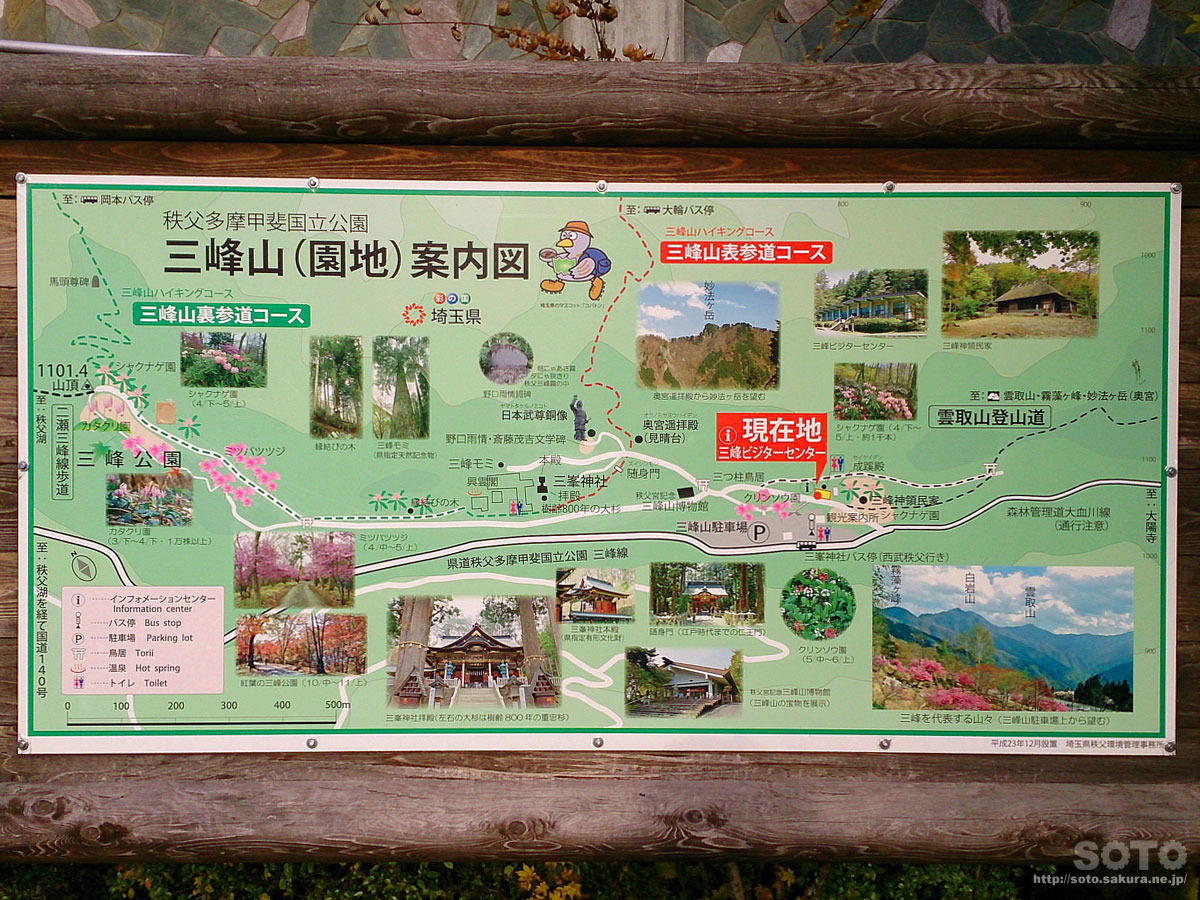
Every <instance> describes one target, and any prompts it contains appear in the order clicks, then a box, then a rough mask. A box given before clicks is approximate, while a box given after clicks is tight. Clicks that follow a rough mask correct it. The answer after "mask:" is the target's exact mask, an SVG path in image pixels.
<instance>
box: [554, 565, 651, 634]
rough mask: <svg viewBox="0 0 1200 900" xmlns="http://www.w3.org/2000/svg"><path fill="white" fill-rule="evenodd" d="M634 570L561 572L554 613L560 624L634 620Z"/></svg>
mask: <svg viewBox="0 0 1200 900" xmlns="http://www.w3.org/2000/svg"><path fill="white" fill-rule="evenodd" d="M635 588H636V585H635V584H634V570H633V569H583V568H578V569H559V570H558V578H557V580H556V587H555V594H556V599H557V601H558V602H557V605H556V607H555V613H556V615H557V616H558V621H560V622H600V623H604V622H607V623H615V624H620V623H622V622H632V621H633V592H634V589H635Z"/></svg>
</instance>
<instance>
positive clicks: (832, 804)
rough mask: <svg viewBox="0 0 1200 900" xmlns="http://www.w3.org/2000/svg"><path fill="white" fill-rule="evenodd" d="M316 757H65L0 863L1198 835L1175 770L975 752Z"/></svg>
mask: <svg viewBox="0 0 1200 900" xmlns="http://www.w3.org/2000/svg"><path fill="white" fill-rule="evenodd" d="M314 760H316V757H315V756H310V757H307V758H303V759H301V758H297V757H295V756H293V757H292V758H291V759H290V760H288V759H286V758H282V757H278V756H274V757H271V756H259V757H258V758H257V759H256V760H255V762H256V766H255V767H254V768H253V769H251V768H248V767H247V766H245V765H238V766H236V767H235V768H236V770H237V771H236V773H230V772H229V771H228V770H227V769H225V768H224V767H223V766H222V765H220V764H219V762H218V758H217V757H210V758H207V759H205V758H193V759H192V760H191V762H190V763H189V764H188V767H189V769H190V770H191V773H190V774H191V776H192V777H190V778H188V782H187V783H186V784H181V783H180V782H179V781H178V780H176V779H178V777H179V775H178V774H176V776H175V778H173V779H165V778H159V779H153V780H152V779H143V778H133V779H130V778H126V777H124V773H123V772H118V773H117V777H115V778H112V779H106V778H96V777H92V778H86V777H78V776H75V775H73V769H74V760H73V759H72V758H70V757H59V758H58V760H57V761H56V762H57V765H56V768H57V769H58V771H57V772H56V775H55V778H54V779H53V780H48V779H46V780H42V781H41V783H38V784H36V785H23V784H20V783H10V784H8V785H4V786H0V799H2V800H3V807H2V808H0V856H3V857H5V858H9V859H27V860H35V859H38V858H40V857H47V858H54V859H62V858H70V859H73V860H78V861H101V860H112V861H117V860H121V859H126V858H130V857H133V858H138V859H146V858H152V859H153V858H157V859H168V860H173V861H186V860H196V859H214V858H219V859H221V860H224V861H233V860H262V859H280V858H283V859H304V860H307V861H313V860H346V861H361V860H364V859H406V860H415V859H435V860H445V859H462V858H472V859H480V858H483V859H507V860H513V859H521V858H527V859H528V858H547V857H549V858H555V859H562V858H568V857H576V858H598V857H599V858H603V857H607V858H621V859H665V858H681V857H685V858H697V857H719V856H728V855H730V854H736V855H738V856H741V857H759V858H773V859H789V858H793V859H794V858H797V857H801V858H804V857H807V858H813V857H825V858H828V857H831V856H836V855H840V854H844V853H845V850H846V848H847V847H852V848H853V851H854V854H855V856H857V857H858V858H861V859H876V860H881V859H896V860H900V859H902V860H905V861H909V862H911V861H914V860H917V861H934V860H940V861H945V860H946V859H947V858H954V859H958V860H972V859H974V860H990V861H1000V860H1020V861H1023V862H1029V861H1047V862H1068V861H1069V860H1071V859H1073V858H1074V845H1075V844H1076V842H1078V841H1082V840H1092V841H1095V842H1096V843H1097V844H1098V845H1103V844H1104V843H1106V842H1107V841H1109V840H1123V841H1126V842H1128V841H1130V840H1134V839H1142V840H1157V841H1159V842H1165V841H1168V840H1173V841H1179V842H1180V843H1182V844H1184V845H1185V846H1186V847H1189V848H1195V847H1197V846H1200V820H1198V819H1197V817H1196V815H1195V809H1196V804H1197V802H1200V791H1198V790H1197V788H1196V785H1195V783H1194V782H1191V781H1189V780H1183V779H1179V780H1172V779H1170V778H1169V777H1168V778H1166V779H1165V780H1164V781H1163V782H1162V783H1160V784H1154V785H1136V784H1120V785H1118V784H1113V783H1103V782H1101V783H1095V782H1089V781H1077V780H1074V779H1072V780H1067V781H1060V780H1057V779H1055V778H1047V777H1045V775H1044V773H1042V774H1041V776H1040V777H1038V778H1037V779H1032V778H1029V777H1028V776H1026V778H1025V779H1024V780H1022V781H1018V782H997V781H995V780H993V779H991V778H989V777H988V776H987V774H986V771H987V770H988V769H989V768H991V767H992V766H991V764H990V762H989V761H980V763H982V765H979V764H977V768H978V774H977V775H976V776H975V777H974V778H969V779H962V780H955V781H942V782H940V783H939V781H938V780H921V781H906V780H902V779H891V778H882V777H879V775H878V774H875V775H874V776H872V775H869V774H866V773H862V772H859V773H856V774H855V775H854V776H853V777H849V778H846V779H844V780H826V773H825V772H823V771H821V769H820V768H818V769H817V770H815V771H809V772H805V771H804V770H803V767H802V765H801V764H800V762H801V761H797V760H795V759H792V760H789V761H788V762H787V764H786V765H784V766H781V767H778V768H776V767H772V766H764V765H761V764H759V763H758V761H757V760H756V758H754V757H753V756H751V755H746V754H742V755H738V754H731V755H726V756H724V757H723V759H722V760H721V765H720V766H714V765H708V766H702V768H701V770H702V771H703V772H704V778H703V781H701V780H700V779H699V778H697V777H696V775H694V774H685V773H688V772H689V771H690V770H691V766H692V763H693V762H696V761H698V760H696V759H695V758H694V757H688V756H683V757H679V756H675V757H672V758H671V759H670V760H669V761H668V760H666V759H663V758H656V757H653V756H648V755H641V754H631V755H629V756H628V757H626V758H624V759H618V758H614V757H612V756H609V757H607V758H603V757H602V756H601V754H594V755H592V757H591V759H590V760H587V761H582V762H581V761H579V760H578V759H577V758H573V757H572V756H569V755H564V754H557V753H547V754H542V755H541V756H540V757H537V756H533V755H530V754H521V755H517V756H513V755H505V757H504V765H503V767H502V768H498V767H497V766H495V765H493V764H492V762H491V761H489V760H488V758H487V756H486V755H485V754H482V753H466V754H462V755H460V756H458V757H448V756H447V755H445V754H437V755H433V754H430V755H427V756H426V757H425V758H421V757H420V756H419V755H408V756H404V755H384V754H369V755H367V754H359V755H357V756H350V755H346V756H342V757H340V758H330V757H325V758H324V759H323V761H322V762H323V763H324V764H323V765H320V766H318V767H312V768H310V766H309V763H310V762H311V761H314ZM134 765H135V766H136V763H135V764H134ZM142 768H145V767H142ZM1038 769H1039V772H1040V771H1041V765H1040V762H1039V765H1038ZM306 770H308V772H309V773H310V774H306ZM673 770H674V771H673ZM43 778H45V776H43ZM1131 808H1136V809H1138V810H1139V814H1138V816H1137V818H1136V822H1134V821H1130V820H1129V819H1128V812H1129V810H1130V809H1131ZM1125 822H1127V823H1128V824H1123V823H1125Z"/></svg>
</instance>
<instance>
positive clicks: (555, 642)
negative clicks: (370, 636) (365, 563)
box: [387, 596, 560, 712]
mask: <svg viewBox="0 0 1200 900" xmlns="http://www.w3.org/2000/svg"><path fill="white" fill-rule="evenodd" d="M388 613H389V620H388V634H389V641H390V645H391V646H390V648H389V650H388V666H387V671H388V676H389V677H388V699H387V705H388V706H389V707H394V708H401V707H410V708H414V709H425V710H430V711H448V710H454V711H456V712H463V711H465V710H476V709H477V710H481V711H482V710H498V709H526V708H529V707H555V706H558V702H559V695H560V690H559V664H558V659H559V647H560V636H559V623H558V621H557V619H556V617H555V616H553V615H552V614H551V609H550V604H549V602H548V601H547V600H545V599H544V598H541V597H500V596H488V597H453V598H452V597H393V598H392V599H391V600H390V601H389V604H388Z"/></svg>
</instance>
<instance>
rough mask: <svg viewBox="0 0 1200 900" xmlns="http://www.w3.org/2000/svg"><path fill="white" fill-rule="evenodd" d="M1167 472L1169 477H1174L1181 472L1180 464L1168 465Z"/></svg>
mask: <svg viewBox="0 0 1200 900" xmlns="http://www.w3.org/2000/svg"><path fill="white" fill-rule="evenodd" d="M1166 473H1167V477H1168V478H1174V477H1175V476H1177V475H1178V474H1179V466H1167V468H1166Z"/></svg>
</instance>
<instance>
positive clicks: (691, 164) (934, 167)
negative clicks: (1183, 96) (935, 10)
mask: <svg viewBox="0 0 1200 900" xmlns="http://www.w3.org/2000/svg"><path fill="white" fill-rule="evenodd" d="M2 102H3V101H2V99H0V103H2ZM17 172H28V173H36V174H42V175H49V174H54V175H89V174H98V173H103V174H107V175H130V176H144V177H150V176H154V175H182V174H187V175H194V176H204V177H208V178H221V177H227V176H234V177H245V176H247V175H255V174H259V175H269V176H272V177H276V178H307V177H308V176H310V175H316V176H318V177H320V178H378V179H407V180H426V181H479V180H492V181H495V180H509V181H594V180H596V179H600V178H603V179H605V180H607V181H610V182H659V183H668V184H669V183H672V182H677V181H679V180H680V173H682V172H686V173H687V175H686V178H687V180H689V181H696V182H713V183H729V182H756V181H768V182H778V183H783V184H789V183H790V184H819V183H836V182H876V181H877V182H879V183H880V184H882V183H883V182H884V181H894V182H897V183H898V184H900V185H902V186H903V185H904V184H906V183H908V182H921V183H929V182H945V181H947V180H956V181H964V182H980V183H986V182H1009V183H1012V182H1046V181H1056V182H1092V181H1096V182H1113V181H1118V182H1160V183H1161V182H1172V181H1177V182H1181V183H1182V184H1183V204H1184V206H1193V207H1200V152H1197V151H1196V149H1194V148H1193V149H1191V150H1088V151H1087V152H1082V151H1080V152H1073V153H1063V152H1062V151H1061V150H1022V151H1020V152H1016V151H1014V152H1011V153H997V152H996V151H994V150H989V149H986V148H985V149H978V148H977V149H971V148H959V149H939V150H923V149H919V148H912V147H906V148H879V147H813V148H808V149H805V150H804V151H803V152H797V151H796V150H795V149H789V148H778V147H775V148H761V147H689V148H681V147H658V148H655V147H627V148H612V147H464V146H455V147H447V146H441V147H434V146H421V147H397V146H388V145H383V144H303V143H298V144H284V143H272V144H251V143H231V142H228V141H225V142H201V141H197V142H167V141H150V140H146V141H54V140H37V141H0V197H12V196H14V184H13V176H14V175H15V174H16V173H17Z"/></svg>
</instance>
